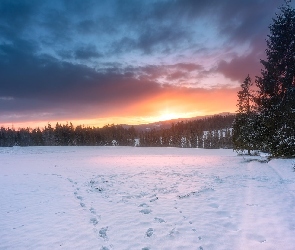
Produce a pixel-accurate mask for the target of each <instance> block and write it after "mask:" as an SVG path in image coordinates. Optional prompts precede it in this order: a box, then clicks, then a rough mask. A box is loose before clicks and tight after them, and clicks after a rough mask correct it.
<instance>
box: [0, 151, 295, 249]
mask: <svg viewBox="0 0 295 250" xmlns="http://www.w3.org/2000/svg"><path fill="white" fill-rule="evenodd" d="M293 166H294V160H290V159H289V160H288V159H278V160H272V161H270V162H268V163H267V162H265V161H259V158H257V157H246V156H237V155H236V153H234V152H233V151H232V150H229V149H216V150H215V149H210V150H206V149H192V148H189V149H188V148H186V149H184V148H140V147H24V148H22V147H13V148H0V202H1V206H0V216H1V223H0V239H1V240H0V249H104V250H106V249H109V250H110V249H120V250H121V249H145V250H147V249H161V250H162V249H204V250H205V249H218V250H219V249H285V250H288V249H290V250H291V249H294V248H295V237H294V235H295V172H294V170H293Z"/></svg>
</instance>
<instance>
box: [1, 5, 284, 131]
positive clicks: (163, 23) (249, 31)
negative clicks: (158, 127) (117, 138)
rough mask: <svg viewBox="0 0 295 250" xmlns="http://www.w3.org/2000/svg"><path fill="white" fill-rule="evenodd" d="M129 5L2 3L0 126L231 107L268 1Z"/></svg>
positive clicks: (125, 120) (260, 45) (255, 54)
mask: <svg viewBox="0 0 295 250" xmlns="http://www.w3.org/2000/svg"><path fill="white" fill-rule="evenodd" d="M277 1H279V0H277ZM86 2H88V1H86ZM135 2H136V3H135ZM135 2H133V1H130V2H129V1H127V2H125V1H118V0H111V1H94V2H91V4H90V2H89V3H88V4H84V3H83V1H59V4H55V3H54V2H51V1H47V0H45V1H37V2H36V1H33V2H32V1H25V2H24V3H22V4H21V5H20V6H18V5H17V4H12V3H10V1H4V2H3V1H2V2H1V3H0V14H1V13H2V12H1V11H2V10H3V11H4V12H5V13H4V14H3V13H2V14H1V15H0V20H1V24H2V26H1V27H2V28H1V31H0V33H1V38H2V39H1V40H0V54H1V61H0V75H1V82H0V126H5V127H12V126H13V127H15V128H18V127H27V126H28V127H31V128H35V127H38V126H39V127H44V126H46V125H47V124H48V123H51V124H56V123H57V122H59V123H67V122H72V123H73V124H74V125H79V124H84V125H87V126H88V125H89V126H99V127H102V126H104V125H107V124H141V123H149V122H157V121H160V120H170V119H177V118H188V117H195V116H202V115H212V114H219V113H222V112H231V113H233V112H235V111H236V103H237V91H238V90H239V87H240V84H241V83H242V81H243V80H244V78H245V76H247V74H250V75H251V76H253V78H254V76H255V75H257V74H259V73H260V59H262V58H264V57H265V53H264V51H265V43H264V41H265V37H266V36H267V27H268V23H269V20H271V17H272V16H273V15H274V13H275V10H276V7H277V5H276V4H275V5H273V4H268V2H267V1H257V2H256V1H254V2H250V3H249V2H247V1H241V2H239V3H238V2H234V1H228V2H223V1H217V2H215V4H209V3H207V2H206V1H205V2H200V3H199V2H198V1H185V2H184V3H183V2H182V1H171V2H170V1H161V0H159V1H135ZM233 3H234V4H233ZM229 9H230V10H231V15H230V16H229V15H228V10H229ZM81 10H83V11H81ZM241 10H242V14H241V13H240V11H241ZM57 13H58V14H57ZM159 13H161V15H159ZM175 13H177V15H176V14H175ZM212 13H214V18H213V16H212ZM239 13H240V14H239ZM160 16H161V17H160ZM253 23H255V25H253ZM229 27H231V28H229Z"/></svg>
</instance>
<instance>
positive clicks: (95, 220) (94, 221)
mask: <svg viewBox="0 0 295 250" xmlns="http://www.w3.org/2000/svg"><path fill="white" fill-rule="evenodd" d="M90 222H91V223H92V224H93V226H96V225H97V224H98V220H97V219H96V218H91V219H90Z"/></svg>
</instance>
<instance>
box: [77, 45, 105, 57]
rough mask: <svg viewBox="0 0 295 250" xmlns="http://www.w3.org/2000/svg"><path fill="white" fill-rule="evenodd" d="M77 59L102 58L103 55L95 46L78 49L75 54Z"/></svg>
mask: <svg viewBox="0 0 295 250" xmlns="http://www.w3.org/2000/svg"><path fill="white" fill-rule="evenodd" d="M74 56H75V59H83V60H86V59H91V58H99V57H102V54H101V53H99V52H98V51H97V50H96V47H95V46H93V45H88V46H81V47H79V48H77V49H76V50H75V52H74Z"/></svg>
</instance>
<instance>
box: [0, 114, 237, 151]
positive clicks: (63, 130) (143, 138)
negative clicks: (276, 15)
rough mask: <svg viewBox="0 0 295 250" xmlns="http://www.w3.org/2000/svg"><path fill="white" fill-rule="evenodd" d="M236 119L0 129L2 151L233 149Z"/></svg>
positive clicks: (220, 117)
mask: <svg viewBox="0 0 295 250" xmlns="http://www.w3.org/2000/svg"><path fill="white" fill-rule="evenodd" d="M234 118H235V115H226V116H222V115H216V116H212V117H206V118H202V119H197V120H193V121H186V122H183V121H181V122H177V123H172V125H171V127H170V128H161V127H160V128H158V129H155V128H152V129H151V128H146V129H145V130H142V129H141V130H139V129H135V127H134V126H131V127H128V128H126V127H125V126H123V125H114V124H112V125H106V126H104V127H102V128H98V127H89V126H82V125H79V126H76V127H74V126H73V124H72V123H67V124H63V125H62V124H59V123H57V124H56V125H55V127H52V126H51V124H48V125H47V126H45V127H44V128H43V129H40V128H36V129H31V128H20V129H18V130H15V129H13V128H4V127H1V129H0V147H12V146H140V147H186V148H232V147H233V145H232V124H233V121H234Z"/></svg>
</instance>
